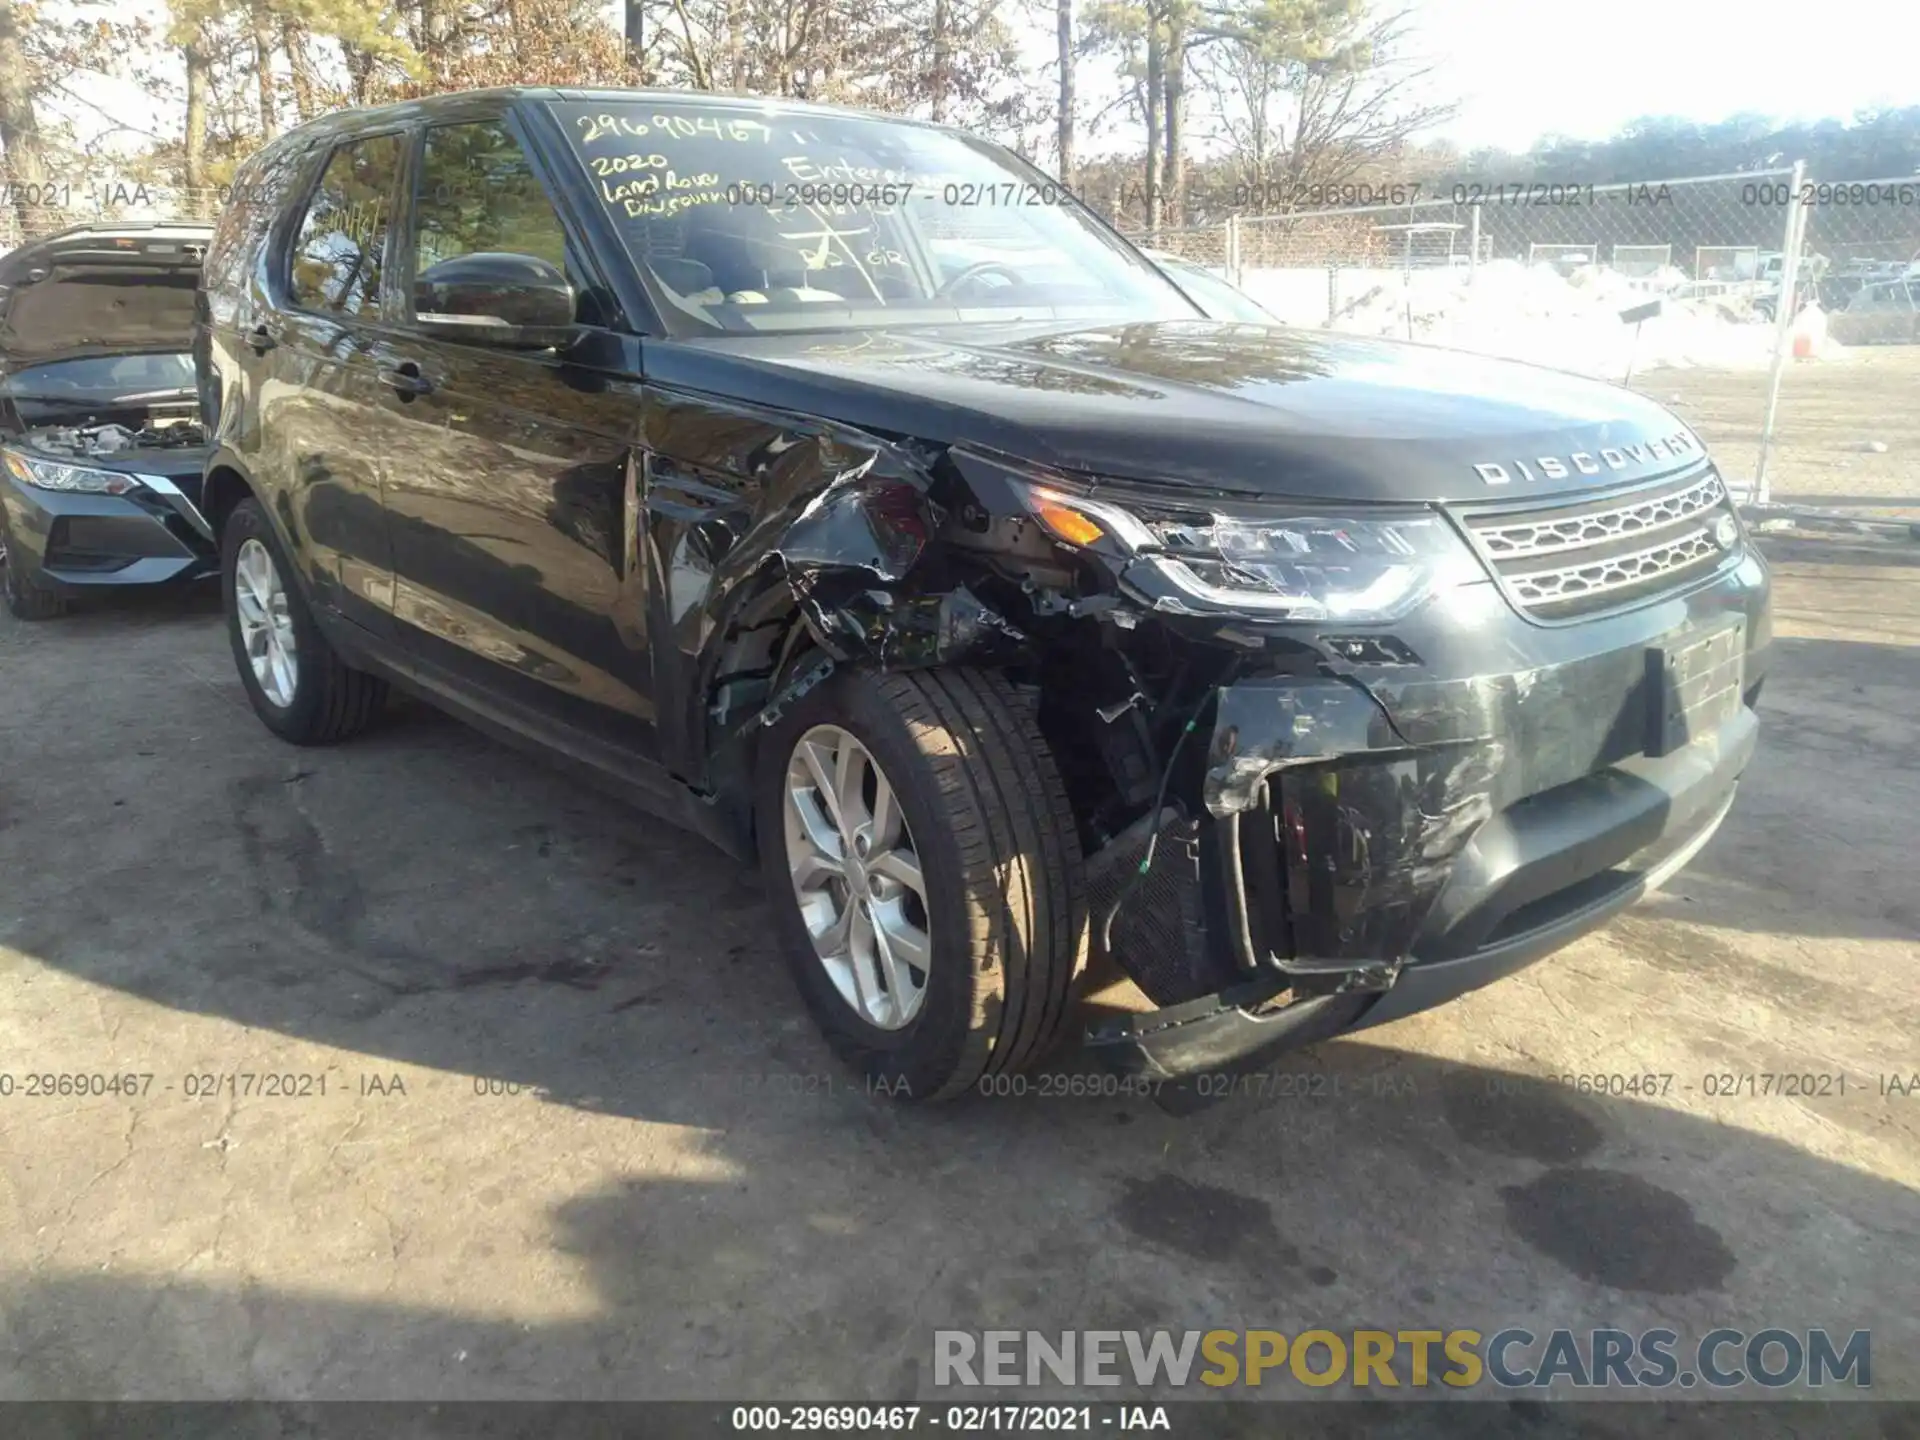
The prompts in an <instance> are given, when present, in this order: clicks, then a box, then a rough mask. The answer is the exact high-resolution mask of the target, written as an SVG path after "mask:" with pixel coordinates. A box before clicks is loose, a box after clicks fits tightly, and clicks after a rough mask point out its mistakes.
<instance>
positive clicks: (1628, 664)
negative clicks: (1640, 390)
mask: <svg viewBox="0 0 1920 1440" xmlns="http://www.w3.org/2000/svg"><path fill="white" fill-rule="evenodd" d="M833 454H834V458H835V459H836V461H838V462H840V463H838V464H837V465H836V468H835V469H834V471H833V472H832V475H831V478H830V479H829V480H828V481H827V483H825V484H824V485H816V486H815V487H814V488H813V489H812V491H811V493H810V498H808V499H806V500H805V501H804V503H799V502H796V504H795V505H794V506H793V508H792V509H791V511H790V512H789V515H790V518H789V519H788V520H787V521H786V522H785V525H784V528H782V529H781V530H780V531H779V532H778V534H777V535H775V536H771V537H770V538H769V539H768V541H767V542H766V546H765V549H764V552H763V556H764V558H766V559H768V560H770V561H771V562H773V563H774V565H775V566H776V567H777V569H778V571H779V574H780V577H781V579H782V582H783V586H784V589H785V593H787V594H788V595H790V597H791V601H792V604H793V605H794V606H795V607H796V608H797V610H798V613H799V615H800V617H801V619H802V622H803V623H802V624H801V625H799V626H797V627H794V628H793V629H792V630H790V631H789V632H787V634H786V639H785V641H784V642H783V649H782V651H781V653H779V654H777V655H774V654H769V655H768V656H767V657H766V658H765V663H764V664H762V665H759V666H758V667H755V668H752V669H751V670H747V669H741V670H739V671H738V672H737V673H740V674H750V675H751V676H753V677H755V678H754V679H753V681H752V684H751V686H750V688H748V689H746V690H742V689H740V688H738V687H737V686H735V687H734V688H732V689H729V688H727V686H726V685H724V684H723V685H721V686H718V687H716V693H719V694H721V695H723V696H725V697H727V702H728V703H727V706H726V707H724V711H723V708H722V707H716V710H715V714H716V715H717V716H718V715H721V714H722V713H725V715H726V718H727V719H728V720H729V721H730V722H731V723H730V725H729V730H730V732H731V733H732V734H734V735H736V736H747V735H751V734H752V733H753V732H755V731H757V730H758V729H759V728H760V727H761V726H762V725H764V724H767V723H771V721H772V720H773V719H775V718H777V717H778V715H779V714H780V713H781V712H782V710H783V709H784V708H785V706H786V705H788V704H790V703H791V702H792V701H793V700H794V699H795V698H797V697H798V695H800V694H802V693H805V691H806V690H808V689H810V688H811V687H812V686H813V685H816V684H818V683H819V682H820V680H821V679H823V678H824V677H825V676H826V675H827V674H828V673H830V672H831V671H832V670H833V669H834V668H835V667H836V666H841V665H861V666H871V667H875V668H880V669H901V668H918V667H929V666H939V665H983V666H992V667H994V668H997V669H999V670H1001V671H1003V672H1004V673H1005V674H1006V675H1007V676H1008V678H1009V679H1010V680H1012V681H1013V683H1014V684H1015V685H1016V686H1017V687H1019V688H1021V689H1022V690H1024V691H1025V692H1026V693H1027V694H1029V695H1030V696H1031V698H1032V702H1033V704H1034V706H1035V708H1036V715H1037V719H1038V722H1039V726H1040V729H1041V731H1042V733H1043V734H1044V735H1045V736H1046V738H1047V741H1048V744H1049V748H1050V750H1051V751H1052V754H1053V757H1054V759H1055V761H1056V762H1057V764H1058V767H1059V769H1060V771H1061V774H1062V778H1063V779H1064V781H1065V783H1066V786H1067V790H1068V794H1069V799H1070V800H1071V802H1072V805H1073V810H1074V814H1075V817H1076V821H1077V824H1078V827H1079V832H1080V833H1079V837H1078V838H1079V843H1080V848H1081V851H1082V854H1083V855H1084V856H1085V879H1086V895H1087V899H1088V911H1089V915H1088V934H1089V951H1090V954H1089V969H1090V971H1091V972H1111V971H1118V972H1120V973H1121V974H1122V975H1124V976H1125V977H1126V978H1127V979H1128V980H1130V981H1131V982H1132V983H1133V985H1134V986H1135V987H1137V989H1138V990H1139V991H1140V992H1141V993H1142V994H1144V996H1145V997H1146V999H1147V1000H1148V1001H1149V1002H1151V1004H1152V1005H1153V1006H1155V1007H1157V1008H1154V1009H1152V1010H1149V1011H1146V1012H1142V1013H1131V1014H1124V1015H1120V1016H1118V1017H1116V1018H1112V1019H1106V1020H1101V1021H1099V1022H1097V1023H1096V1024H1095V1025H1094V1026H1093V1027H1092V1029H1091V1030H1090V1031H1089V1034H1088V1040H1089V1042H1090V1043H1091V1045H1092V1046H1093V1047H1094V1048H1095V1049H1096V1050H1097V1052H1098V1053H1099V1054H1100V1055H1101V1056H1102V1057H1103V1058H1104V1059H1105V1060H1106V1061H1107V1062H1108V1063H1110V1064H1111V1065H1113V1066H1114V1067H1115V1068H1118V1069H1121V1070H1123V1071H1127V1072H1132V1073H1141V1074H1145V1075H1149V1076H1156V1077H1163V1078H1164V1077H1177V1076H1182V1075H1188V1074H1192V1073H1195V1072H1198V1071H1203V1070H1209V1069H1215V1068H1222V1067H1234V1068H1239V1067H1245V1066H1250V1065H1254V1064H1257V1063H1260V1062H1261V1061H1262V1060H1263V1059H1265V1058H1266V1057H1269V1056H1271V1055H1272V1054H1273V1053H1275V1052H1277V1051H1280V1050H1283V1049H1289V1048H1293V1047H1296V1046H1300V1045H1305V1044H1310V1043H1313V1042H1315V1041H1318V1040H1321V1039H1324V1038H1327V1037H1329V1036H1332V1035H1335V1034H1338V1033H1341V1032H1343V1031H1348V1030H1351V1029H1354V1028H1357V1027H1360V1026H1365V1025H1370V1024H1374V1023H1378V1022H1379V1021H1381V1020H1385V1019H1390V1018H1394V1017H1396V1016H1398V1015H1402V1014H1408V1013H1412V1012H1413V1011H1415V1010H1419V1009H1424V1008H1426V1007H1428V1006H1430V1005H1433V1004H1438V1003H1440V1002H1441V1001H1443V1000H1445V999H1448V998H1451V997H1452V996H1453V995H1456V994H1459V993H1461V992H1463V991H1465V990H1468V989H1472V988H1475V987H1476V986H1479V985H1482V984H1485V983H1487V982H1489V981H1491V980H1493V979H1496V978H1498V977H1499V976H1501V975H1504V974H1507V973H1510V972H1511V971H1512V970H1515V969H1518V968H1519V967H1520V966H1522V965H1525V964H1527V963H1530V962H1531V961H1532V960H1536V959H1539V958H1541V957H1542V956H1544V955H1545V954H1547V953H1550V952H1551V951H1552V950H1555V949H1557V948H1559V947H1560V946H1562V945H1564V944H1566V943H1568V942H1569V941H1570V940H1571V939H1573V938H1575V937H1577V936H1578V935H1579V934H1581V933H1584V932H1585V931H1586V930H1589V929H1591V928H1593V927H1594V926H1596V925H1598V924H1600V923H1602V922H1603V921H1604V920H1605V919H1607V918H1608V917H1609V916H1611V915H1612V914H1613V913H1615V912H1616V911H1618V910H1619V909H1620V908H1622V907H1623V906H1625V905H1626V904H1629V903H1631V902H1632V900H1633V899H1635V898H1637V897H1638V896H1639V895H1640V894H1642V893H1644V892H1645V891H1646V890H1647V889H1648V888H1650V887H1651V886H1653V885H1656V884H1658V883H1659V881H1660V880H1661V879H1662V878H1664V876H1665V874H1667V873H1670V872H1671V870H1672V869H1673V868H1676V867H1677V866H1678V865H1679V864H1681V863H1684V861H1685V860H1686V858H1688V856H1690V855H1691V854H1692V853H1693V851H1695V850H1697V849H1698V848H1699V846H1700V845H1701V844H1703V843H1704V842H1705V840H1706V838H1707V837H1708V836H1710V835H1711V833H1712V831H1713V829H1714V827H1715V826H1716V825H1717V824H1718V823H1719V819H1720V817H1721V816H1722V815H1724V813H1725V811H1726V808H1727V805H1728V803H1729V802H1730V799H1731V794H1732V789H1733V784H1734V782H1735V780H1736V779H1737V778H1738V775H1739V773H1740V770H1741V768H1742V767H1743V766H1744V764H1745V763H1746V759H1747V757H1748V756H1749V755H1750V754H1751V752H1752V747H1753V736H1754V726H1753V717H1752V711H1751V708H1750V702H1751V700H1752V698H1753V695H1754V692H1756V691H1757V689H1758V677H1759V670H1760V660H1761V657H1763V656H1764V649H1765V644H1766V639H1767V634H1766V584H1765V575H1764V567H1763V566H1762V565H1761V564H1760V562H1759V561H1758V560H1757V558H1755V559H1746V558H1740V559H1738V560H1737V563H1736V560H1734V559H1730V560H1729V561H1728V563H1727V565H1726V566H1725V567H1723V568H1722V570H1721V571H1720V572H1718V573H1717V574H1716V576H1715V582H1714V584H1712V585H1709V586H1696V587H1695V588H1694V589H1693V590H1692V591H1690V592H1689V593H1687V594H1685V595H1676V596H1673V597H1669V598H1666V599H1663V600H1661V601H1660V602H1659V603H1656V604H1653V605H1648V606H1642V607H1641V608H1639V609H1637V610H1633V611H1629V612H1623V613H1619V614H1613V615H1610V616H1608V617H1606V618H1604V619H1601V620H1597V621H1595V622H1594V623H1592V624H1583V625H1581V626H1575V627H1565V628H1558V629H1555V628H1545V627H1537V626H1532V625H1529V624H1527V623H1526V622H1525V621H1524V620H1523V619H1521V618H1520V617H1519V616H1518V615H1517V614H1516V613H1515V611H1514V609H1513V607H1512V606H1511V605H1510V604H1509V602H1508V600H1507V599H1506V598H1505V597H1504V595H1503V593H1502V591H1501V589H1500V587H1499V586H1498V585H1497V584H1496V583H1495V581H1494V580H1493V578H1492V577H1491V576H1490V575H1489V573H1488V571H1487V569H1486V567H1485V566H1483V565H1482V564H1481V563H1480V562H1479V561H1478V560H1477V559H1476V558H1475V555H1474V553H1473V552H1472V550H1471V549H1469V548H1468V546H1467V544H1466V542H1465V540H1464V538H1463V537H1462V536H1461V535H1460V534H1459V533H1458V531H1457V529H1456V528H1455V527H1454V526H1453V525H1452V524H1451V523H1450V521H1449V519H1448V518H1447V517H1446V516H1444V515H1442V514H1440V513H1439V512H1438V511H1437V510H1436V509H1435V508H1434V507H1417V506H1400V507H1379V508H1378V510H1377V512H1376V513H1372V514H1368V515H1365V516H1363V517H1362V518H1356V519H1347V518H1341V519H1334V520H1329V519H1325V518H1316V517H1315V516H1314V515H1313V514H1311V513H1309V512H1305V511H1302V510H1300V509H1299V508H1298V507H1296V508H1294V509H1292V510H1287V511H1280V512H1278V514H1277V518H1276V511H1275V507H1273V506H1271V504H1269V505H1268V506H1267V507H1266V508H1265V509H1264V510H1255V509H1251V508H1248V507H1246V506H1244V505H1242V504H1241V503H1240V502H1236V501H1235V500H1233V498H1232V497H1230V496H1211V495H1210V496H1201V497H1195V496H1192V495H1191V494H1186V493H1180V494H1174V495H1171V496H1169V495H1167V494H1166V493H1164V492H1162V493H1145V492H1139V491H1130V490H1128V489H1127V488H1125V487H1120V486H1109V485H1089V484H1088V483H1086V482H1084V481H1076V480H1073V479H1070V478H1068V477H1059V476H1052V475H1046V474H1037V473H1035V470H1034V468H1033V467H1031V466H1026V465H1021V464H1019V463H1016V462H1013V461H1010V460H1007V459H1005V458H1004V457H999V456H996V455H992V454H989V453H986V452H983V451H979V450H966V449H960V448H951V449H941V450H938V451H931V450H917V449H913V448H911V447H909V446H907V445H904V444H902V445H899V446H895V445H893V444H891V443H887V442H876V444H875V445H874V447H873V448H872V449H871V450H870V451H868V452H867V453H866V454H865V455H861V454H859V453H857V451H854V450H848V449H846V448H845V447H844V446H842V447H841V448H840V449H839V450H836V451H834V452H833ZM752 613H753V612H751V611H750V610H749V611H748V612H747V614H748V616H749V619H748V622H747V623H748V626H749V628H751V625H752V624H753V623H755V622H753V621H752V619H751V616H752ZM769 623H770V622H769ZM1676 635H1678V636H1684V637H1686V638H1687V641H1688V645H1687V646H1684V647H1678V648H1676V647H1675V646H1674V645H1673V643H1672V642H1673V639H1674V637H1675V636H1676ZM1701 636H1705V637H1707V638H1706V640H1704V641H1702V640H1699V639H1698V637H1701ZM1670 651H1671V652H1672V653H1674V654H1676V655H1678V654H1681V653H1683V652H1684V653H1686V654H1690V655H1692V654H1696V652H1697V655H1696V659H1697V656H1708V657H1709V658H1710V659H1711V666H1709V668H1712V667H1714V666H1717V667H1719V668H1717V669H1713V672H1712V676H1710V677H1708V678H1710V679H1713V684H1714V685H1716V686H1718V687H1719V689H1718V690H1716V691H1715V693H1716V694H1720V693H1721V692H1724V691H1726V690H1727V688H1728V687H1729V686H1730V687H1731V690H1732V694H1733V704H1732V705H1731V707H1728V706H1726V705H1722V704H1721V703H1720V702H1719V701H1715V702H1714V703H1715V705H1716V706H1718V707H1719V708H1712V709H1711V713H1709V709H1699V710H1697V711H1695V712H1692V713H1693V715H1694V719H1695V720H1696V721H1697V724H1696V726H1695V728H1694V729H1693V730H1691V731H1688V732H1687V733H1685V734H1683V735H1681V736H1679V737H1678V738H1679V740H1680V741H1681V742H1682V743H1677V744H1671V743H1656V740H1655V739H1654V737H1653V734H1652V732H1651V731H1650V729H1649V725H1650V717H1653V716H1655V715H1657V714H1670V712H1671V710H1672V703H1671V702H1672V699H1673V695H1674V694H1678V693H1680V692H1679V691H1675V690H1670V689H1669V688H1668V687H1669V685H1670V684H1678V683H1680V682H1679V681H1670V679H1669V677H1668V676H1667V672H1666V671H1665V670H1661V671H1660V672H1659V674H1658V675H1657V676H1656V672H1655V669H1654V668H1653V662H1654V659H1655V657H1657V656H1663V655H1666V654H1668V653H1669V652H1670ZM1665 663H1666V662H1665V661H1664V660H1663V661H1661V664H1663V665H1664V664H1665ZM1695 663H1696V662H1695V661H1687V662H1686V664H1695ZM1707 664H1708V662H1707V661H1705V660H1700V661H1698V665H1707ZM1729 664H1731V665H1732V666H1733V668H1732V669H1731V670H1728V669H1727V668H1726V667H1727V666H1728V665H1729ZM1696 668H1698V667H1697V666H1696ZM1683 671H1684V667H1683V670H1682V671H1675V674H1676V675H1682V674H1683ZM1684 673H1685V674H1691V673H1692V672H1690V671H1688V672H1684ZM1714 677H1717V678H1714ZM1683 678H1684V677H1683ZM723 679H724V677H723ZM1685 683H1686V684H1690V685H1693V686H1694V688H1695V689H1696V690H1697V689H1699V688H1700V686H1701V685H1703V684H1705V683H1706V681H1705V680H1701V679H1699V677H1695V679H1693V680H1687V681H1686V682H1685ZM1687 693H1692V692H1687ZM743 696H744V697H745V701H746V703H741V701H742V697H743ZM1682 728H1683V729H1684V728H1685V727H1684V726H1683V727H1682ZM1671 738H1673V737H1669V739H1671Z"/></svg>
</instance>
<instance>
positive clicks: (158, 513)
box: [0, 472, 219, 593]
mask: <svg viewBox="0 0 1920 1440" xmlns="http://www.w3.org/2000/svg"><path fill="white" fill-rule="evenodd" d="M129 473H132V472H129ZM136 478H138V480H139V481H140V486H141V488H139V489H136V490H130V491H128V492H127V493H126V494H124V495H95V494H85V493H74V492H69V491H62V490H42V489H40V488H38V487H36V486H29V485H23V484H22V483H20V481H18V480H17V479H15V478H14V477H13V476H11V475H6V474H0V508H4V510H5V515H4V519H5V522H6V535H7V563H8V564H9V565H14V566H18V567H19V568H20V571H21V573H22V574H24V575H26V576H28V577H29V578H31V579H33V580H34V581H35V582H37V583H38V584H40V585H42V586H45V587H46V588H48V589H52V590H57V591H65V592H69V593H72V592H79V591H88V590H96V589H100V588H103V587H119V586H132V585H160V584H166V583H168V582H172V581H190V580H196V579H200V578H202V577H204V576H207V575H211V574H213V573H214V572H215V571H216V570H217V569H218V568H219V555H218V552H217V551H216V549H215V548H214V542H213V534H212V530H211V528H210V527H209V526H208V525H207V523H206V521H205V519H204V518H203V517H202V516H201V514H200V512H199V509H198V508H197V506H196V505H195V503H194V500H193V497H192V495H191V494H190V493H189V490H190V489H197V482H194V483H192V484H189V483H188V482H184V481H179V480H177V479H175V478H171V477H168V476H165V475H160V474H148V473H145V472H141V473H139V474H138V475H137V477H136Z"/></svg>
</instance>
